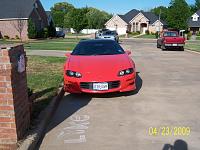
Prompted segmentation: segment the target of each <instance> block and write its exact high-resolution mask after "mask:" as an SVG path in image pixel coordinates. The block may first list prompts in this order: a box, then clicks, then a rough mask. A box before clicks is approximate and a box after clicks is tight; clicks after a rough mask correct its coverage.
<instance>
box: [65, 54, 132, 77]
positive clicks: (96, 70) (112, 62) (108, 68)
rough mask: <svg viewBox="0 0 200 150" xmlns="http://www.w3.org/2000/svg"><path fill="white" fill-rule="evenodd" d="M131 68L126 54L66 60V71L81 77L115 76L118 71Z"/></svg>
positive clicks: (77, 57) (79, 57) (73, 57)
mask: <svg viewBox="0 0 200 150" xmlns="http://www.w3.org/2000/svg"><path fill="white" fill-rule="evenodd" d="M130 67H133V66H132V64H131V61H130V58H129V56H128V55H127V54H119V55H101V56H73V55H71V56H70V57H69V59H68V60H67V65H66V67H65V69H66V70H72V71H77V72H80V73H81V74H82V75H83V77H84V76H87V77H91V78H94V77H99V78H103V77H104V76H105V75H106V76H110V77H113V76H117V74H118V72H119V71H120V70H124V69H127V68H130Z"/></svg>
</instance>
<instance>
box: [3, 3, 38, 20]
mask: <svg viewBox="0 0 200 150" xmlns="http://www.w3.org/2000/svg"><path fill="white" fill-rule="evenodd" d="M35 2H36V0H0V19H11V18H29V16H30V14H31V12H32V11H33V8H34V4H35Z"/></svg>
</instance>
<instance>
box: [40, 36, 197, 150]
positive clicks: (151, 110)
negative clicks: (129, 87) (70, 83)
mask: <svg viewBox="0 0 200 150" xmlns="http://www.w3.org/2000/svg"><path fill="white" fill-rule="evenodd" d="M122 45H123V46H124V47H125V48H126V49H131V50H132V52H133V54H132V58H133V59H134V61H135V62H136V66H137V72H138V77H137V85H138V89H137V92H135V93H127V94H107V95H102V96H98V95H93V96H91V95H86V94H85V95H71V94H66V95H65V97H64V98H63V100H62V101H61V103H60V105H59V107H58V109H57V111H56V112H55V115H54V116H52V120H51V123H50V124H49V126H48V127H47V131H46V136H45V137H44V139H43V141H42V143H41V145H40V149H41V150H55V149H57V150H58V149H59V150H65V149H67V150H168V148H169V147H170V146H171V145H174V144H175V150H187V149H186V148H188V150H199V149H200V128H199V127H200V116H199V114H200V90H199V89H200V55H197V54H193V53H188V52H182V51H161V50H159V49H157V48H155V47H156V44H155V43H152V42H151V41H139V40H125V41H123V43H122ZM150 127H157V128H158V129H159V128H161V127H170V128H176V127H190V129H191V133H190V135H189V136H173V135H169V136H162V135H156V136H151V135H149V128H150ZM162 131H163V130H162ZM160 132H161V130H160ZM174 132H176V131H174ZM174 132H172V134H173V133H174ZM160 134H161V133H160Z"/></svg>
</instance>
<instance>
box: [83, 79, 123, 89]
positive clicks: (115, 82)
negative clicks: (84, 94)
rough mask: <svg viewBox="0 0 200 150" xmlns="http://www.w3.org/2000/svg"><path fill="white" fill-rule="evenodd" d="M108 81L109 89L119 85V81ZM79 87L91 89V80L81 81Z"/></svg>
mask: <svg viewBox="0 0 200 150" xmlns="http://www.w3.org/2000/svg"><path fill="white" fill-rule="evenodd" d="M107 83H108V88H109V89H115V88H118V87H119V86H120V81H110V82H107ZM80 87H81V88H82V89H88V90H93V82H81V83H80Z"/></svg>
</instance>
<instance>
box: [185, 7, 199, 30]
mask: <svg viewBox="0 0 200 150" xmlns="http://www.w3.org/2000/svg"><path fill="white" fill-rule="evenodd" d="M195 14H196V15H198V16H200V10H198V11H197V12H196V13H194V14H193V15H192V16H194V15H195ZM188 26H189V27H200V19H198V20H197V21H193V20H192V17H190V18H189V19H188Z"/></svg>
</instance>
